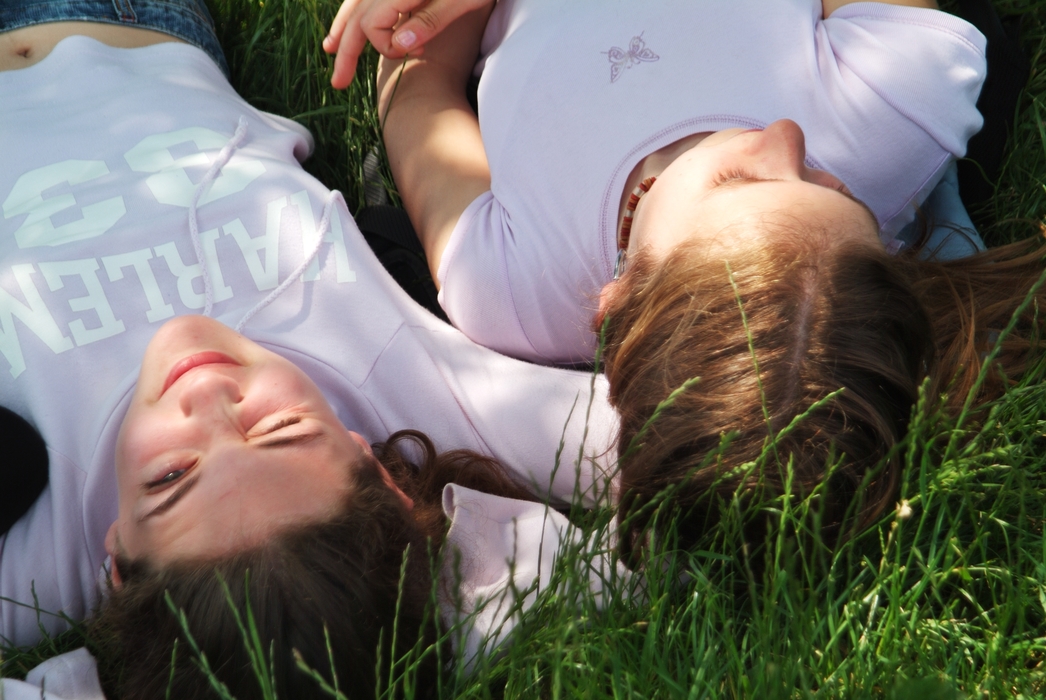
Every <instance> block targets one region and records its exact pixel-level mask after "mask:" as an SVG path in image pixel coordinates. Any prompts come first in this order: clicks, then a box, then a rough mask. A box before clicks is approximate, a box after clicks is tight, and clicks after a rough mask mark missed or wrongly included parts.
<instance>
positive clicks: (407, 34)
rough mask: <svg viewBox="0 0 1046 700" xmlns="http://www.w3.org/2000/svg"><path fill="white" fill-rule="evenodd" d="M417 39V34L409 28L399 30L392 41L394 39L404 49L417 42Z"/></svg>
mask: <svg viewBox="0 0 1046 700" xmlns="http://www.w3.org/2000/svg"><path fill="white" fill-rule="evenodd" d="M417 40H418V37H417V35H415V34H414V32H412V31H411V30H409V29H407V30H406V31H402V32H400V33H399V34H397V35H396V36H395V38H394V39H393V41H395V42H396V43H397V44H399V45H400V46H401V47H402V48H404V49H409V48H410V47H411V46H414V44H415V42H417Z"/></svg>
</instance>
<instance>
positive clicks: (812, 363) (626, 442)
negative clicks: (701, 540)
mask: <svg viewBox="0 0 1046 700" xmlns="http://www.w3.org/2000/svg"><path fill="white" fill-rule="evenodd" d="M349 4H350V5H356V4H357V3H355V2H352V3H349ZM363 4H365V5H368V6H369V7H371V8H373V7H377V6H383V5H396V4H395V3H387V2H382V0H375V1H374V2H370V3H363ZM408 4H409V3H408ZM459 5H460V6H461V7H462V8H464V9H469V8H471V7H473V6H474V5H475V3H472V2H461V3H456V2H442V3H440V12H434V11H433V12H428V13H427V15H428V17H427V19H425V18H424V17H425V15H426V12H425V10H423V12H422V18H419V17H412V18H411V19H410V20H407V21H405V22H404V23H403V26H402V27H399V28H397V26H396V25H394V24H393V25H391V26H390V25H387V24H386V27H385V28H386V30H387V31H386V32H385V33H384V34H382V35H381V36H379V42H378V46H379V48H382V42H384V43H385V45H386V46H387V47H388V48H389V50H388V53H389V55H391V56H402V54H403V48H404V47H405V46H406V45H407V44H410V45H411V46H412V47H413V46H416V45H417V42H418V41H419V37H420V34H419V33H418V31H417V30H418V29H419V28H420V27H422V26H425V25H426V24H429V25H431V24H433V23H432V21H431V20H432V17H434V16H438V17H440V18H447V17H450V16H453V15H454V14H455V11H453V10H452V9H451V8H454V7H456V6H459ZM935 7H936V3H935V2H934V0H890V2H886V3H883V2H848V1H846V0H824V2H823V3H822V2H821V1H820V0H782V1H780V2H766V1H765V0H740V1H739V0H723V1H712V2H691V1H689V0H679V1H676V2H657V3H618V4H610V5H608V3H607V2H606V1H605V0H581V1H580V2H572V3H568V4H566V5H564V4H563V3H562V2H558V1H556V0H502V1H500V2H498V3H497V5H496V6H495V7H493V10H492V11H491V7H490V6H489V5H488V6H487V7H486V8H485V9H483V10H480V11H475V12H471V13H470V14H465V15H463V16H462V18H461V19H459V20H457V21H456V22H455V23H454V24H452V25H451V26H450V27H449V28H448V29H446V30H445V31H444V32H443V33H441V34H439V35H438V36H436V37H435V38H432V39H431V40H427V43H425V45H424V48H423V51H422V52H421V54H420V58H418V59H417V60H414V59H413V58H411V59H409V60H406V61H401V60H393V59H386V60H385V61H384V62H383V65H382V67H381V68H380V69H379V78H378V80H379V88H380V90H381V95H382V107H383V109H384V110H385V111H386V117H385V118H386V121H385V123H384V133H385V139H386V146H387V149H388V153H389V160H390V164H391V166H392V170H393V174H394V176H395V178H396V182H397V185H398V188H399V191H400V194H401V195H402V197H403V201H404V203H405V205H406V208H407V210H408V212H409V213H410V215H411V218H412V220H413V221H414V224H415V227H416V229H417V230H418V233H419V237H420V239H421V241H422V243H423V245H424V246H425V248H426V252H427V254H428V259H429V262H430V266H431V268H432V271H433V276H434V278H436V279H437V280H438V283H439V284H440V285H441V286H442V288H441V291H440V299H441V303H442V305H443V307H444V308H445V310H446V311H447V314H448V316H449V317H450V319H451V321H452V322H453V323H454V324H455V325H457V326H458V327H459V328H461V329H462V330H463V331H464V332H465V333H466V334H467V335H469V336H470V337H471V338H472V339H474V340H476V341H477V342H479V343H481V344H484V345H487V346H488V347H492V348H495V349H497V350H499V351H501V352H504V353H507V354H510V355H514V356H517V357H523V358H526V359H529V360H533V361H538V362H545V363H571V362H579V361H581V362H590V361H592V359H593V357H594V355H595V353H596V348H597V344H598V343H599V340H600V339H599V333H600V332H601V331H602V332H604V333H605V336H604V340H605V349H604V352H603V361H604V363H605V367H606V374H607V377H608V379H609V382H610V391H611V394H610V396H611V401H612V403H613V404H614V405H615V407H616V408H617V409H618V410H619V411H620V413H621V417H622V429H621V432H620V435H619V441H618V448H619V451H620V452H621V454H622V455H623V458H622V464H621V470H622V471H621V475H622V493H623V494H625V500H624V502H623V503H622V506H623V507H622V509H621V513H622V517H623V518H624V517H626V516H627V515H628V514H629V513H632V512H635V511H636V510H638V509H640V508H641V507H642V506H643V505H644V504H645V503H648V502H649V501H651V500H652V499H654V498H655V497H656V495H657V494H658V493H659V492H661V491H662V490H663V489H664V488H666V487H668V486H670V485H677V486H679V485H680V484H681V485H682V486H681V488H679V489H678V490H677V492H676V497H677V504H678V505H679V507H680V508H681V509H682V510H683V511H686V512H688V513H689V514H690V515H689V517H688V519H687V520H686V523H685V524H684V525H683V526H682V529H681V532H680V534H681V535H682V538H683V541H684V542H692V541H694V540H695V539H696V538H698V537H700V536H701V533H703V532H705V531H706V530H707V528H708V527H709V526H710V525H711V524H712V523H714V522H715V521H716V519H717V517H718V513H719V512H720V507H719V505H717V503H716V501H715V499H714V498H712V499H710V498H709V496H710V495H712V494H718V495H720V496H723V497H724V498H730V497H731V496H732V495H733V494H735V493H738V492H740V493H742V494H748V495H752V494H754V493H756V492H762V493H764V494H766V495H770V496H773V495H774V494H778V493H780V492H781V491H782V490H783V489H784V488H785V486H784V483H785V481H790V482H791V488H792V489H794V490H796V491H798V492H800V493H810V492H811V491H812V490H813V489H815V488H819V487H820V486H821V485H823V488H824V491H823V494H824V497H823V499H822V502H823V505H824V512H823V513H822V515H821V517H822V522H823V523H824V524H825V525H826V531H827V533H829V535H830V534H831V533H833V532H837V531H838V528H839V526H840V523H841V522H842V521H843V519H844V516H845V514H847V513H849V514H850V517H851V519H852V523H853V525H855V526H861V525H863V524H865V523H868V522H870V521H871V520H872V519H874V518H875V517H876V516H877V515H878V514H880V513H881V512H882V511H883V509H884V508H885V507H887V506H888V505H889V504H890V503H891V502H892V499H893V497H894V496H893V493H894V487H895V484H896V480H897V473H898V467H899V465H898V463H897V460H896V458H893V457H891V455H892V454H893V453H892V450H893V448H894V446H895V445H896V444H897V443H898V441H900V440H901V439H902V438H903V436H904V435H905V432H906V430H907V425H908V420H909V418H910V416H911V412H912V408H913V406H914V404H915V401H916V397H917V392H918V390H919V387H920V386H921V385H922V384H923V382H924V380H929V395H930V396H931V397H937V396H938V395H940V394H942V393H944V394H947V395H948V398H947V402H948V405H949V406H950V407H952V408H956V407H958V406H961V405H962V403H963V401H964V400H965V398H966V395H967V393H968V392H969V391H970V390H971V387H973V385H974V383H975V380H976V378H977V375H978V372H979V369H980V365H981V360H982V358H983V357H984V356H985V353H986V352H987V351H989V350H990V349H991V348H992V346H993V343H994V341H995V339H996V338H997V337H998V331H1000V330H1001V329H1003V328H1004V327H1006V325H1007V323H1008V322H1009V320H1010V317H1011V314H1013V312H1014V311H1015V309H1017V308H1018V306H1019V305H1020V303H1021V302H1022V301H1023V300H1024V299H1025V297H1026V295H1027V294H1028V293H1029V290H1030V289H1031V288H1032V286H1033V285H1034V284H1035V282H1036V281H1037V280H1038V279H1039V276H1040V274H1041V273H1042V271H1043V265H1042V253H1043V250H1042V248H1041V247H1040V243H1041V242H1040V241H1028V242H1025V243H1020V244H1016V245H1011V246H1006V247H1003V248H998V249H995V250H992V251H989V252H987V253H983V254H981V255H977V256H974V257H971V258H968V259H965V260H960V261H955V262H950V263H932V262H922V261H920V260H919V259H918V258H917V255H916V253H917V252H918V247H917V246H916V247H915V248H914V249H910V248H909V249H903V248H904V246H903V245H902V242H901V240H900V239H898V238H897V236H898V233H899V232H900V231H901V230H902V229H903V228H904V227H905V226H906V225H908V224H909V223H910V222H911V221H912V220H913V218H914V217H915V213H916V205H918V204H919V203H920V202H921V201H922V200H923V198H925V197H926V195H927V193H929V192H930V191H931V190H932V189H933V187H934V186H935V185H936V184H937V182H938V181H939V180H940V178H941V177H942V174H943V173H944V172H945V171H946V169H947V168H948V167H949V165H950V164H951V163H952V162H953V161H954V159H955V158H958V157H961V156H962V155H963V153H964V150H965V147H966V142H967V140H968V139H969V138H970V136H971V135H973V134H974V133H975V132H976V131H977V130H978V129H979V128H980V125H981V116H980V114H979V113H978V111H977V109H976V107H975V102H976V100H977V96H978V93H979V91H980V88H981V84H982V81H983V78H984V74H985V58H984V38H983V36H982V35H981V34H980V33H979V32H978V31H977V30H976V29H975V28H974V27H972V26H971V25H969V24H968V23H966V22H964V21H962V20H960V19H958V18H957V17H953V16H951V15H948V14H945V13H943V12H940V11H938V10H936V9H933V8H935ZM379 14H380V13H377V11H376V10H374V9H370V10H368V12H365V13H357V14H356V15H353V14H352V13H351V12H343V13H342V14H341V15H340V20H339V21H336V22H335V25H334V26H333V31H332V33H331V37H330V39H329V40H328V43H327V45H326V46H327V47H328V49H329V50H332V49H334V48H336V47H337V45H338V44H339V42H340V41H348V42H349V43H350V45H351V41H352V40H351V37H352V36H353V35H352V33H351V32H349V31H346V32H345V33H344V34H342V33H341V32H343V31H344V27H345V26H346V24H348V26H349V27H350V29H351V28H352V26H353V23H352V22H349V21H348V20H347V19H346V18H348V17H352V18H355V19H354V20H353V21H355V22H356V24H357V25H358V26H359V27H362V28H363V29H368V28H370V29H374V27H375V26H380V23H379V24H378V25H374V23H375V22H378V19H375V18H377V17H378V15H379ZM457 14H460V13H457ZM488 14H489V21H488V20H487V16H488ZM367 22H371V25H368V24H367ZM372 25H373V26H372ZM484 27H485V29H484ZM430 33H431V32H430ZM404 34H406V35H407V41H406V43H404V42H403V41H400V38H401V37H402V36H403V35H404ZM346 36H347V37H350V38H349V39H348V40H346V39H344V37H346ZM425 38H426V39H427V37H425ZM412 50H415V51H416V49H412ZM477 54H478V55H479V56H480V60H479V63H478V64H477V63H476V56H477ZM350 59H351V57H350ZM348 62H349V63H351V60H349V61H348ZM474 71H475V72H476V73H479V74H480V75H481V79H480V82H479V93H478V94H479V115H480V117H479V119H478V120H477V118H476V116H475V114H474V113H473V112H472V110H471V109H470V107H469V104H468V102H467V101H466V94H465V87H466V82H467V81H468V79H469V77H470V76H471V75H472V74H473V72H474ZM344 76H345V73H344V72H342V73H338V72H336V74H335V84H338V81H339V79H341V80H344ZM1037 299H1038V300H1039V302H1040V303H1041V302H1042V301H1046V298H1044V297H1043V295H1042V294H1041V293H1040V294H1039V296H1038V297H1037ZM1035 308H1036V305H1035V304H1031V305H1029V306H1027V307H1026V312H1025V313H1024V315H1023V316H1022V317H1021V319H1020V322H1019V323H1018V326H1017V331H1016V332H1014V333H1011V334H1010V335H1008V336H1007V337H1006V339H1005V341H1004V343H1003V347H1002V352H1001V353H1000V355H999V356H998V358H997V360H998V362H999V363H1001V367H1002V370H1001V371H1000V372H997V373H993V375H992V376H991V378H990V380H989V381H988V382H987V383H986V384H984V385H983V386H981V387H980V393H979V394H978V396H977V399H978V400H985V399H987V398H990V397H992V396H994V395H995V394H997V393H998V391H999V390H1000V389H1001V388H1002V387H1003V386H1004V385H1005V383H1006V378H1007V377H1010V378H1012V377H1014V376H1016V375H1017V374H1019V373H1020V372H1021V371H1022V370H1023V368H1024V367H1025V364H1026V362H1027V361H1028V359H1029V354H1030V353H1031V352H1032V351H1033V350H1034V348H1033V347H1032V345H1031V343H1030V342H1029V341H1028V340H1027V339H1028V338H1035V337H1037V336H1036V334H1035V332H1034V329H1033V328H1032V325H1033V319H1035V318H1036V316H1035V313H1036V312H1035ZM688 382H689V383H688ZM683 387H685V390H682V391H677V390H679V389H681V388H683ZM673 392H676V393H673ZM670 396H671V399H669V397H670ZM666 401H668V402H669V403H670V404H671V405H670V406H667V407H666V406H664V405H663V403H664V402H666ZM662 409H663V410H662ZM655 413H657V414H658V417H657V420H656V421H654V422H653V423H652V424H651V420H652V417H653V416H654V415H655ZM724 444H725V445H726V446H725V447H723V445H724ZM639 445H642V449H634V448H635V447H637V446H639ZM830 468H831V469H832V472H831V473H832V476H831V478H830V479H828V480H827V483H823V482H825V480H826V475H827V474H828V471H829V469H830ZM699 502H700V503H701V505H700V506H698V507H695V505H696V504H698V503H699ZM630 522H631V526H630V527H631V530H630V534H629V535H626V536H624V537H623V545H624V547H625V549H626V550H629V549H631V548H632V547H633V546H636V545H639V544H641V543H642V542H643V541H644V539H643V535H642V532H643V526H644V519H643V518H635V519H632V520H631V521H630Z"/></svg>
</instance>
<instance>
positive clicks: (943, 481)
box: [0, 0, 1046, 700]
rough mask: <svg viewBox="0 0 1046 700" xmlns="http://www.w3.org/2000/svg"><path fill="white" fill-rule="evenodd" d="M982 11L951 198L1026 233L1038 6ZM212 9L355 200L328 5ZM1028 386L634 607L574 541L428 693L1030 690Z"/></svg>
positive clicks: (1044, 113)
mask: <svg viewBox="0 0 1046 700" xmlns="http://www.w3.org/2000/svg"><path fill="white" fill-rule="evenodd" d="M997 6H998V7H999V8H1000V10H1001V11H1003V12H1004V13H1005V14H1007V15H1018V14H1019V15H1023V21H1024V24H1023V29H1024V43H1025V47H1026V49H1027V51H1028V52H1029V54H1030V55H1031V56H1032V59H1033V71H1032V77H1031V80H1030V82H1029V86H1028V89H1027V90H1026V92H1025V94H1024V96H1023V97H1022V100H1021V103H1020V106H1019V109H1018V114H1017V115H1016V126H1015V129H1014V135H1013V138H1012V140H1011V144H1010V148H1009V156H1008V158H1007V160H1006V162H1005V165H1004V168H1003V171H1002V173H1001V175H1000V178H999V181H998V185H997V194H996V196H995V197H994V198H993V199H992V201H991V202H990V203H988V204H987V205H985V206H984V207H981V208H979V209H978V210H977V211H974V212H972V213H973V215H974V217H975V219H976V220H977V222H978V224H979V225H980V226H981V228H982V232H983V234H984V236H985V239H986V240H987V241H988V242H989V244H999V243H1003V242H1006V241H1010V240H1015V239H1018V238H1023V237H1026V236H1028V235H1031V234H1033V233H1036V232H1038V231H1039V230H1040V226H1041V223H1042V221H1043V215H1044V213H1046V128H1044V127H1043V122H1042V121H1041V117H1046V2H1043V1H1042V0H998V2H997ZM212 7H213V9H214V11H215V16H216V19H217V20H218V22H219V25H220V38H221V40H222V42H223V45H224V46H225V47H226V52H227V55H228V57H229V61H230V64H231V65H232V69H233V82H234V85H235V86H236V88H237V89H238V90H239V91H240V93H241V94H242V95H244V96H245V97H246V98H247V99H248V100H249V101H251V102H252V103H253V104H255V105H257V106H258V107H260V108H262V109H266V110H269V111H272V112H276V113H278V114H282V115H285V116H288V117H291V118H293V119H296V120H298V121H299V122H301V123H302V124H304V125H306V126H307V127H308V128H309V129H310V130H311V131H312V132H313V134H314V135H315V137H316V142H317V148H316V154H315V155H314V156H313V158H312V159H311V160H310V161H309V163H308V164H307V167H308V168H309V170H310V171H311V172H312V173H314V174H315V175H316V176H317V177H318V178H320V179H321V180H322V181H323V182H325V183H326V184H327V185H328V186H330V187H332V188H338V189H341V190H342V191H343V192H344V193H345V195H346V200H347V201H348V202H349V205H350V208H352V209H354V210H355V209H356V208H358V207H359V206H361V205H362V188H361V187H360V186H359V184H358V183H360V182H361V181H362V175H361V173H362V162H363V158H364V156H365V155H366V153H367V152H368V150H369V149H371V148H372V147H373V146H375V145H377V144H379V142H380V140H379V137H378V126H377V120H376V117H375V114H374V110H373V97H374V93H373V82H372V80H371V79H370V76H371V75H372V74H373V68H374V64H375V61H374V56H373V55H372V54H368V56H366V57H365V59H364V60H363V61H361V65H360V73H359V77H358V79H357V81H356V82H355V83H354V84H353V87H352V88H351V89H350V90H349V91H347V92H336V91H333V90H331V89H330V87H329V85H328V84H327V80H328V75H329V67H330V61H329V59H327V58H326V57H325V56H324V55H323V54H322V52H321V50H320V48H319V47H320V41H321V40H322V38H323V36H324V34H325V31H326V27H327V25H328V23H329V21H330V19H331V17H333V14H334V11H335V10H336V6H335V5H334V4H329V5H327V4H323V5H321V4H319V3H317V2H315V0H267V1H266V2H264V3H259V2H256V1H254V2H252V1H250V0H214V3H213V5H212ZM1040 115H1041V117H1040ZM386 174H387V173H386ZM1044 380H1046V363H1044V364H1042V365H1040V366H1039V367H1038V368H1036V369H1035V370H1034V371H1032V372H1029V373H1028V375H1027V376H1026V377H1025V378H1024V379H1023V380H1022V382H1021V383H1020V384H1019V385H1017V386H1014V387H1013V388H1012V389H1011V390H1010V391H1009V392H1008V393H1007V394H1006V395H1005V396H1004V397H1003V398H1002V399H1000V400H999V401H997V402H996V403H995V404H993V405H991V406H990V407H989V408H988V409H987V410H986V412H985V413H984V414H982V420H980V421H979V422H978V423H977V424H976V425H974V424H973V423H969V422H960V421H959V420H957V419H949V418H946V417H943V416H941V415H939V414H938V413H937V412H936V411H934V410H933V409H932V408H931V407H927V406H931V405H932V402H929V403H928V404H927V405H926V406H923V407H922V409H921V410H920V411H919V412H918V413H917V415H916V416H915V417H914V418H913V427H912V430H911V432H910V434H909V436H908V438H907V440H906V442H905V444H904V445H903V447H902V454H903V458H904V460H905V464H906V469H905V472H904V477H903V484H902V487H901V491H900V493H899V496H898V509H897V510H896V511H894V512H891V513H889V514H888V515H887V516H886V517H884V518H883V520H882V522H881V523H880V524H879V525H878V526H877V527H874V528H872V529H870V530H869V531H867V532H866V533H864V534H863V535H861V536H860V537H858V538H856V539H853V540H851V541H849V542H847V543H846V544H845V545H843V546H841V547H839V548H837V549H835V550H831V549H828V548H825V547H823V546H819V544H818V542H817V540H816V538H815V537H790V536H784V534H783V533H785V532H788V531H794V530H795V529H801V528H802V527H803V523H804V522H808V521H807V520H806V519H805V509H806V508H809V507H813V506H811V504H810V502H801V501H796V500H795V499H784V498H782V499H779V500H777V501H774V502H771V503H767V504H765V506H764V507H765V508H766V510H767V511H768V512H770V513H771V514H773V517H774V518H776V520H777V522H778V524H779V527H777V528H773V529H772V530H771V534H770V535H769V536H768V538H767V540H766V541H765V542H764V543H762V544H761V545H760V546H755V547H752V548H745V547H743V546H742V540H741V538H740V536H739V530H740V525H741V521H742V516H741V514H740V511H739V509H738V508H736V507H732V506H727V507H726V514H725V516H724V518H723V524H722V525H721V527H719V528H718V529H717V530H716V531H715V532H714V533H712V535H710V536H709V538H708V541H707V542H705V543H704V544H703V545H702V547H701V548H700V549H699V550H698V551H696V552H695V553H693V554H690V555H678V556H676V557H666V558H663V559H660V560H659V561H657V562H655V563H656V565H654V566H651V567H650V570H651V571H653V572H655V573H654V574H653V575H651V577H650V578H649V580H648V581H647V584H646V585H647V590H646V602H644V603H637V602H636V598H635V597H632V596H629V595H627V592H628V590H629V589H628V585H625V583H624V582H615V583H614V585H613V586H612V587H611V591H610V593H609V595H608V597H607V599H606V600H605V601H604V605H603V609H602V610H600V609H598V608H597V606H596V604H595V601H594V600H593V599H592V598H591V596H589V595H587V594H586V593H585V592H584V591H585V588H586V587H585V586H584V585H582V583H583V576H584V574H582V573H579V572H582V571H583V570H584V566H585V561H586V560H587V558H588V557H589V556H590V554H588V553H586V552H574V553H571V554H569V555H568V556H566V557H564V558H563V559H562V560H561V562H560V567H559V568H558V569H557V571H556V573H555V577H554V583H555V585H554V586H553V587H552V589H551V590H550V591H548V592H546V593H544V594H543V595H542V598H541V604H540V605H537V606H535V608H534V609H533V610H532V611H531V612H530V613H528V614H527V615H526V616H525V618H524V623H523V625H522V627H521V628H520V629H519V630H518V634H517V635H516V636H515V637H514V643H513V644H512V645H510V646H508V647H507V648H506V649H505V650H504V652H503V654H502V655H500V656H497V657H495V658H492V659H487V660H486V661H484V662H483V664H482V665H481V666H480V668H479V670H478V671H477V673H475V674H473V675H472V676H465V675H464V674H463V673H461V671H460V669H455V668H454V667H453V666H452V667H451V670H450V671H449V672H448V673H447V674H446V676H445V678H444V679H443V681H442V685H441V689H440V690H441V693H442V696H443V697H447V698H450V697H461V698H489V697H501V696H504V697H525V698H530V697H544V698H555V699H558V698H567V697H586V698H589V697H591V698H603V697H605V698H625V697H628V698H631V697H637V698H701V697H726V698H735V697H738V698H740V697H751V698H786V697H787V698H792V697H796V698H805V697H840V698H865V697H868V698H872V697H876V698H879V697H883V698H896V699H907V698H911V699H913V700H936V699H938V698H940V699H945V698H947V699H950V698H966V697H969V698H973V697H989V698H1013V697H1025V698H1036V697H1043V696H1044V695H1046V665H1044V664H1046V536H1044V522H1046V390H1044V388H1043V386H1044V385H1043V382H1044ZM985 416H986V417H985ZM610 517H611V514H610V513H608V512H597V513H594V514H591V515H589V516H588V517H587V518H585V523H586V524H585V527H586V528H588V529H590V530H599V529H601V528H603V527H604V526H605V525H606V523H607V522H608V521H609V519H610ZM683 579H685V582H684V583H680V581H681V580H683ZM82 641H83V638H82V633H81V632H79V631H78V630H74V631H72V632H69V633H67V634H65V635H62V636H61V637H59V638H58V639H57V640H55V641H48V642H46V643H44V644H42V645H40V646H39V647H37V648H34V649H31V650H14V649H5V650H3V651H4V661H3V665H2V666H0V673H2V674H3V675H9V676H19V675H22V674H24V673H25V671H26V670H27V669H28V668H30V667H31V666H32V665H34V664H35V663H37V662H38V661H39V660H40V659H42V658H46V657H48V656H51V655H53V654H55V653H58V652H60V651H63V650H66V649H68V648H70V647H72V646H75V645H77V644H79V643H82Z"/></svg>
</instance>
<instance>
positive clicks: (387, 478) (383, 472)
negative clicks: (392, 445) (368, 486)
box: [378, 463, 414, 512]
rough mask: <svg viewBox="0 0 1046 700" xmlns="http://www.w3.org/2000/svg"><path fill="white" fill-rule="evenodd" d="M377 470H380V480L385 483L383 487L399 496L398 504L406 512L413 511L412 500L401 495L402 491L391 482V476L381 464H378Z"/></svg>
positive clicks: (403, 494) (405, 495)
mask: <svg viewBox="0 0 1046 700" xmlns="http://www.w3.org/2000/svg"><path fill="white" fill-rule="evenodd" d="M378 468H379V469H381V480H382V481H384V482H385V485H386V486H388V487H389V488H390V489H392V492H393V493H395V494H396V495H397V496H399V499H400V502H401V503H403V506H404V507H405V508H406V509H407V511H408V512H410V511H412V510H414V500H413V499H412V498H411V497H410V496H408V495H407V494H405V493H403V489H401V488H400V487H399V486H397V485H396V482H395V481H393V480H392V475H391V474H389V470H388V469H386V468H385V467H384V465H382V464H380V463H379V464H378Z"/></svg>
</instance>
